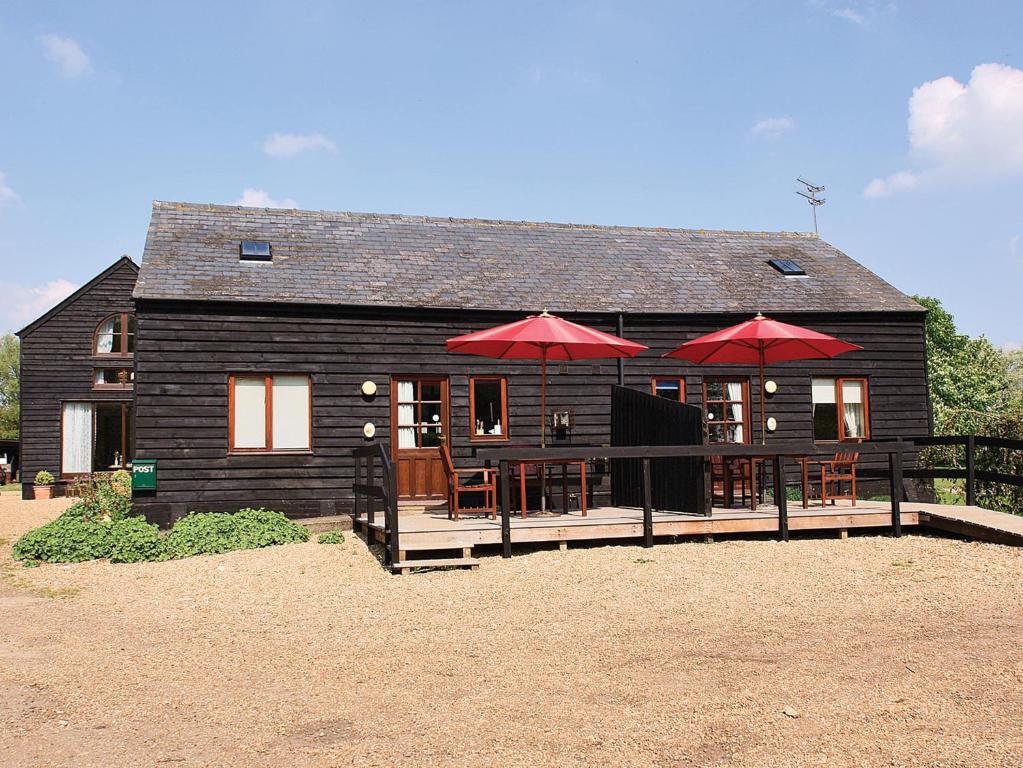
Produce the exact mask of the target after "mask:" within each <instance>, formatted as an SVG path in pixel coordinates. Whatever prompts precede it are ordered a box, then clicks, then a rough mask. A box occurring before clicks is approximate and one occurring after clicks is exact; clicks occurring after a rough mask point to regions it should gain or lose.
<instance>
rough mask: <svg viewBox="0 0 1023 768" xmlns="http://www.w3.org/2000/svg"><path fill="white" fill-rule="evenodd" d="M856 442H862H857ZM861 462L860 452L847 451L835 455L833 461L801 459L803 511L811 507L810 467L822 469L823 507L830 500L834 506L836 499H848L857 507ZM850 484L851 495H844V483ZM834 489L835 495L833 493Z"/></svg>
mask: <svg viewBox="0 0 1023 768" xmlns="http://www.w3.org/2000/svg"><path fill="white" fill-rule="evenodd" d="M856 442H860V441H859V440H857V441H856ZM859 460H860V454H859V451H852V450H845V451H838V452H836V453H835V457H834V458H833V459H811V458H810V457H808V456H804V457H803V458H801V459H799V463H800V464H801V465H802V470H803V509H806V508H807V507H809V501H808V499H809V495H810V467H811V466H819V467H820V468H821V506H822V507H823V506H826V505H827V503H828V500H829V499H830V500H831V503H832V504H834V503H835V500H836V499H846V500H849V501H851V502H852V505H853V506H854V507H855V506H856V464H857V463H858V462H859ZM843 482H845V483H849V493H848V494H843V493H842V483H843ZM832 487H833V490H834V493H832V492H831V491H832Z"/></svg>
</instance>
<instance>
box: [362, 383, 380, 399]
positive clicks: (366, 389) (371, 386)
mask: <svg viewBox="0 0 1023 768" xmlns="http://www.w3.org/2000/svg"><path fill="white" fill-rule="evenodd" d="M376 393H377V385H376V382H373V381H369V380H367V381H364V382H362V394H364V395H365V396H366V397H373V395H375V394H376Z"/></svg>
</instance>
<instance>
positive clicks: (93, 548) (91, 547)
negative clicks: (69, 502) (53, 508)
mask: <svg viewBox="0 0 1023 768" xmlns="http://www.w3.org/2000/svg"><path fill="white" fill-rule="evenodd" d="M76 507H78V505H77V504H76V505H74V506H73V507H71V508H69V509H68V510H67V511H65V512H64V514H62V515H61V516H60V517H58V518H57V519H56V520H53V521H51V522H49V523H47V524H46V525H43V526H41V527H39V528H35V529H34V530H31V531H29V532H28V533H26V534H25V535H24V536H22V537H21V538H20V539H18V540H17V542H15V544H14V558H15V559H16V560H27V561H39V560H41V561H43V562H47V563H80V562H83V561H85V560H98V559H99V558H102V557H109V556H110V526H108V525H104V524H103V523H99V522H96V521H94V520H86V519H84V518H83V517H82V515H81V512H80V510H79V512H78V513H76V512H75V511H74V510H75V508H76ZM69 513H70V514H69Z"/></svg>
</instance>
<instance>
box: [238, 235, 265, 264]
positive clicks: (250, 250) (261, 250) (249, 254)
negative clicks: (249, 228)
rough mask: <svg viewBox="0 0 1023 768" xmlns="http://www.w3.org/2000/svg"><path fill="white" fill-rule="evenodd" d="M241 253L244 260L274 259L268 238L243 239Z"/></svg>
mask: <svg viewBox="0 0 1023 768" xmlns="http://www.w3.org/2000/svg"><path fill="white" fill-rule="evenodd" d="M239 254H240V258H241V260H242V261H273V256H272V255H271V254H270V243H269V242H267V241H266V240H242V243H241V246H240V249H239Z"/></svg>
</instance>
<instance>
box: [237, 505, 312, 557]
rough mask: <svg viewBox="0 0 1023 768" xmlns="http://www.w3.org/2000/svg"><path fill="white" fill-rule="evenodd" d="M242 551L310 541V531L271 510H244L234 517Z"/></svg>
mask: <svg viewBox="0 0 1023 768" xmlns="http://www.w3.org/2000/svg"><path fill="white" fill-rule="evenodd" d="M233 517H234V521H235V524H236V525H237V526H238V539H239V541H240V543H241V549H258V548H259V547H271V546H274V545H276V544H291V543H293V542H297V541H309V529H308V528H306V527H305V526H304V525H299V524H298V523H293V522H291V521H290V520H289V519H288V518H287V517H285V516H284V515H283V514H281V513H280V512H273V511H271V510H269V509H262V508H260V509H242V510H239V511H238V512H236V513H235V514H234V515H233Z"/></svg>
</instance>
